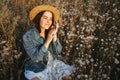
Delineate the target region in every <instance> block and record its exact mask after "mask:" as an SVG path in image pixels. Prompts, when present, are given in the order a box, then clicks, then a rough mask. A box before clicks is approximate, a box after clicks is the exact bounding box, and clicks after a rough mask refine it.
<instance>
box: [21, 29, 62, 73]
mask: <svg viewBox="0 0 120 80" xmlns="http://www.w3.org/2000/svg"><path fill="white" fill-rule="evenodd" d="M44 42H45V39H44V38H43V37H41V36H40V34H39V32H38V30H37V29H36V27H32V28H30V29H29V30H28V31H27V32H26V33H25V34H24V35H23V46H24V49H25V51H26V53H27V55H28V57H29V58H30V60H28V61H27V62H26V63H25V70H30V71H33V72H40V71H43V70H44V69H45V68H46V62H47V56H48V51H49V52H50V53H51V54H52V55H53V56H54V58H57V56H58V55H60V53H61V50H62V46H61V44H60V42H59V39H57V40H56V42H51V43H50V45H49V48H48V49H47V48H46V47H45V46H44Z"/></svg>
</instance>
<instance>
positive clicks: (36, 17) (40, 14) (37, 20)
mask: <svg viewBox="0 0 120 80" xmlns="http://www.w3.org/2000/svg"><path fill="white" fill-rule="evenodd" d="M44 12H45V11H42V12H40V13H38V14H37V15H36V16H35V18H34V19H33V22H34V24H35V27H36V28H37V30H38V32H39V33H40V32H41V30H40V27H41V26H40V19H41V17H42V16H43V14H44ZM51 13H52V12H51ZM53 24H54V14H53V13H52V25H53ZM52 25H51V26H52ZM49 30H50V29H48V30H45V38H47V35H48V33H49Z"/></svg>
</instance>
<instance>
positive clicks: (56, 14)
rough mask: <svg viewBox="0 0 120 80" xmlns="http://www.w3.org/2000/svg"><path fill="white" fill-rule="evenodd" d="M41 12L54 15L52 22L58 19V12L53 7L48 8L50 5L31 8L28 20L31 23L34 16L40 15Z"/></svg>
mask: <svg viewBox="0 0 120 80" xmlns="http://www.w3.org/2000/svg"><path fill="white" fill-rule="evenodd" d="M41 11H50V12H52V13H53V14H54V21H55V22H56V21H58V19H59V17H60V12H59V10H58V9H57V8H55V7H53V6H50V5H40V6H37V7H35V8H33V9H32V10H31V11H30V14H29V18H30V20H31V21H32V20H33V19H34V18H35V16H36V15H37V14H38V13H40V12H41Z"/></svg>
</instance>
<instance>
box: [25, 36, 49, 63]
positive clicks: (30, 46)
mask: <svg viewBox="0 0 120 80" xmlns="http://www.w3.org/2000/svg"><path fill="white" fill-rule="evenodd" d="M23 46H24V48H25V51H26V53H27V54H28V56H29V57H30V58H31V59H32V60H33V61H35V62H38V61H43V59H44V58H46V56H47V54H48V50H47V49H46V47H45V46H44V44H43V43H40V44H38V45H34V41H33V40H32V39H31V37H30V35H24V36H23Z"/></svg>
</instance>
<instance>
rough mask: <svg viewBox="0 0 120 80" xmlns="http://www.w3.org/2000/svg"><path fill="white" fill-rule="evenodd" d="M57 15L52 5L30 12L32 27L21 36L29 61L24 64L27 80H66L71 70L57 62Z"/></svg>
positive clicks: (38, 7)
mask: <svg viewBox="0 0 120 80" xmlns="http://www.w3.org/2000/svg"><path fill="white" fill-rule="evenodd" d="M59 16H60V12H59V11H58V10H57V9H56V8H55V7H53V6H50V5H41V6H37V7H35V8H33V9H32V10H31V12H30V20H31V21H33V22H34V24H35V27H32V28H30V29H29V30H28V31H27V32H26V33H25V34H24V35H23V45H24V48H25V51H26V53H27V54H28V57H29V60H28V61H27V62H26V63H25V77H26V78H27V79H28V80H62V79H65V80H69V79H70V76H69V75H70V74H71V73H72V72H73V70H74V69H73V67H72V66H69V65H67V64H65V63H64V62H62V61H60V60H59V59H58V57H59V55H60V53H61V50H62V46H61V44H60V42H59V39H58V38H57V32H58V28H59V25H58V23H57V21H58V18H59Z"/></svg>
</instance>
